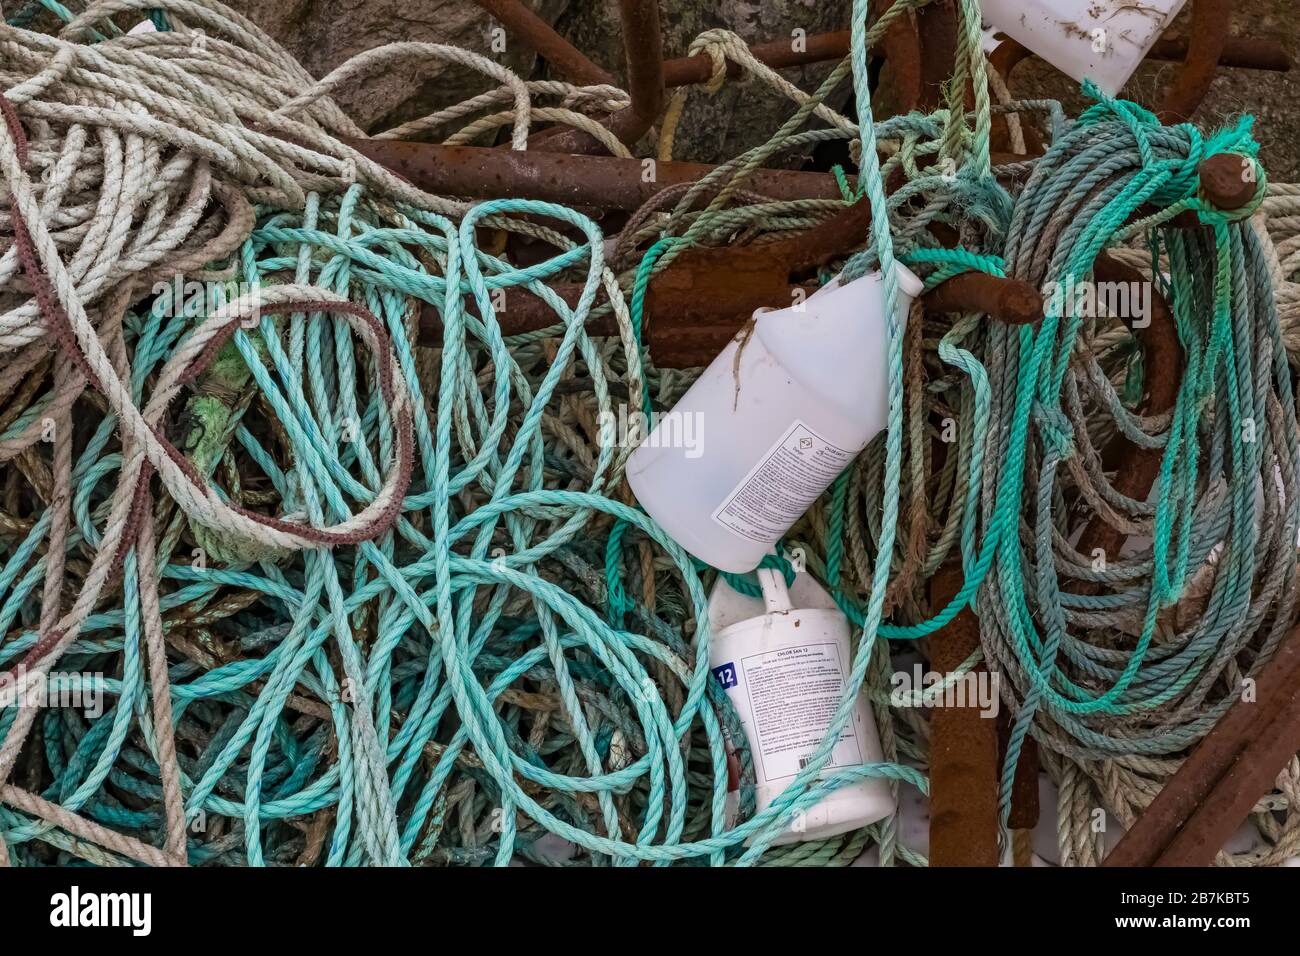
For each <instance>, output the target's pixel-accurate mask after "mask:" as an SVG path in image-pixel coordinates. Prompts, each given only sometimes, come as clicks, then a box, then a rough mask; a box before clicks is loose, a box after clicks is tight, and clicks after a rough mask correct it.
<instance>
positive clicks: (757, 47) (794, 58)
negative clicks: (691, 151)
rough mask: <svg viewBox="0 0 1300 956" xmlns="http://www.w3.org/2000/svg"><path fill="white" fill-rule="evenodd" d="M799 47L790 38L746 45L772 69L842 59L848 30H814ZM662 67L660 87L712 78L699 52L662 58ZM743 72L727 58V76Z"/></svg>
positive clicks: (710, 67) (846, 51) (708, 63)
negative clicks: (662, 81) (827, 31)
mask: <svg viewBox="0 0 1300 956" xmlns="http://www.w3.org/2000/svg"><path fill="white" fill-rule="evenodd" d="M801 46H802V49H795V46H794V43H793V41H792V39H791V40H774V41H772V42H771V43H756V44H754V45H753V46H751V47H750V48H749V52H750V53H751V54H752V55H753V56H754V58H755V59H756V60H758V61H759V62H760V63H762V64H764V65H766V66H770V67H771V68H772V69H774V70H784V69H789V68H791V67H796V66H807V65H808V64H811V63H825V62H827V61H830V60H842V59H844V57H846V56H848V55H849V31H848V30H837V31H834V32H832V33H814V34H812V35H811V36H808V37H806V38H805V39H804V42H803V44H802V45H801ZM663 70H664V86H667V87H677V86H691V85H692V84H696V83H707V82H709V80H710V79H712V78H713V61H712V60H710V59H709V58H708V57H707V56H705V55H704V54H703V53H697V54H695V55H694V56H683V57H678V58H676V59H673V60H666V61H665V62H664V67H663ZM743 72H744V71H743V70H742V69H741V67H740V65H739V64H737V63H733V62H731V61H730V60H728V61H727V76H729V77H731V78H733V79H735V78H737V77H739V76H741V75H742V73H743Z"/></svg>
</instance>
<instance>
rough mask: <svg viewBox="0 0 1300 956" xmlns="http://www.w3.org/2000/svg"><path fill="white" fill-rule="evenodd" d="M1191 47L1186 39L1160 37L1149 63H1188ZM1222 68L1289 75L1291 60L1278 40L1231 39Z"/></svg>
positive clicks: (1232, 37)
mask: <svg viewBox="0 0 1300 956" xmlns="http://www.w3.org/2000/svg"><path fill="white" fill-rule="evenodd" d="M1188 46H1189V43H1188V40H1187V37H1183V36H1175V37H1161V38H1160V39H1158V40H1156V42H1155V44H1154V45H1153V46H1152V47H1151V49H1150V51H1148V53H1147V59H1148V60H1172V61H1174V62H1181V61H1183V60H1185V59H1187V51H1188ZM1219 66H1228V67H1234V68H1236V69H1242V70H1268V71H1270V72H1273V73H1286V72H1288V71H1289V70H1290V69H1291V57H1290V55H1289V54H1288V53H1287V52H1286V47H1284V46H1283V45H1282V44H1281V43H1279V42H1277V41H1276V40H1267V39H1256V38H1255V37H1239V36H1230V37H1228V39H1227V42H1225V43H1224V44H1223V52H1221V53H1220V54H1219Z"/></svg>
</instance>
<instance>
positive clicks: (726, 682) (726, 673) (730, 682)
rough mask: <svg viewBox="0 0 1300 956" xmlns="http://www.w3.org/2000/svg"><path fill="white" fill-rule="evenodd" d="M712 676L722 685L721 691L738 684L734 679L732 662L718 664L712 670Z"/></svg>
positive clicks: (737, 680) (734, 666)
mask: <svg viewBox="0 0 1300 956" xmlns="http://www.w3.org/2000/svg"><path fill="white" fill-rule="evenodd" d="M713 676H714V677H716V678H717V679H718V680H719V681H720V682H721V683H722V688H723V690H727V689H729V688H732V687H735V686H736V685H737V684H739V683H740V681H739V679H738V678H737V677H736V665H735V663H734V662H732V661H727V663H725V664H719V665H718V666H717V667H715V668H713Z"/></svg>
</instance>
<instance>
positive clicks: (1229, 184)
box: [1196, 153, 1258, 209]
mask: <svg viewBox="0 0 1300 956" xmlns="http://www.w3.org/2000/svg"><path fill="white" fill-rule="evenodd" d="M1196 170H1197V172H1198V173H1199V174H1200V177H1201V193H1202V194H1203V195H1204V196H1205V198H1206V199H1207V200H1208V201H1209V202H1211V203H1213V204H1214V205H1215V206H1216V207H1218V208H1219V209H1240V208H1241V207H1242V206H1244V205H1246V204H1247V203H1248V202H1250V201H1251V199H1253V198H1254V196H1255V189H1256V186H1257V185H1258V184H1257V182H1256V175H1255V161H1254V160H1253V159H1251V158H1250V157H1249V156H1242V155H1241V154H1240V153H1215V154H1214V155H1213V156H1210V157H1208V158H1206V159H1203V160H1201V164H1200V165H1199V166H1197V167H1196Z"/></svg>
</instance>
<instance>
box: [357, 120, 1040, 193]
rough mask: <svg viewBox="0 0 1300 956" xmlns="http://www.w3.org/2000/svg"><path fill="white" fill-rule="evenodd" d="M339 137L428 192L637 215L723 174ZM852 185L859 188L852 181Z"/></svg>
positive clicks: (799, 188)
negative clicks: (650, 202) (671, 192)
mask: <svg viewBox="0 0 1300 956" xmlns="http://www.w3.org/2000/svg"><path fill="white" fill-rule="evenodd" d="M338 138H339V140H340V141H342V142H343V143H346V144H347V145H348V146H350V147H352V148H353V149H355V150H356V151H357V152H359V153H361V154H362V155H363V156H365V157H366V158H367V159H371V160H374V161H375V162H376V163H379V164H380V165H381V166H384V167H385V168H387V169H390V170H392V171H393V172H395V173H397V174H398V175H399V176H402V177H404V178H405V179H407V180H409V181H410V182H412V183H414V184H415V185H416V186H419V187H420V188H421V189H426V190H428V191H429V192H432V193H437V194H438V195H441V196H464V197H467V198H470V199H540V200H543V201H546V202H560V203H567V204H569V205H576V206H588V207H599V208H601V209H623V210H632V209H637V208H639V207H640V206H641V204H642V203H644V202H645V201H646V200H647V199H650V198H651V197H652V196H654V195H655V193H657V192H659V191H660V190H661V189H667V188H668V187H669V186H678V185H681V184H683V183H692V182H696V181H698V180H700V179H703V178H704V177H705V176H707V175H708V174H709V173H711V172H713V171H714V170H715V169H717V167H716V166H711V165H709V164H707V163H687V162H676V161H665V162H656V163H655V164H654V166H653V168H652V169H653V175H652V176H649V177H647V167H646V165H645V160H641V159H620V158H617V157H614V156H585V155H581V154H569V153H556V152H551V151H549V150H542V149H535V150H533V149H530V150H510V149H494V148H487V147H482V146H440V145H437V144H434V143H410V142H406V141H403V140H393V139H366V138H359V137H349V136H340V137H338ZM1033 158H1035V157H1032V156H1019V155H1016V154H1014V153H995V154H994V155H993V163H994V165H1000V164H1006V163H1019V162H1023V161H1025V160H1029V159H1033ZM849 184H850V188H852V185H853V181H852V179H850V180H849ZM745 188H746V189H747V190H749V191H750V192H755V193H759V194H761V195H764V196H768V197H770V198H772V199H774V200H790V199H839V198H841V193H840V188H839V185H838V184H837V183H836V181H835V177H834V176H832V175H830V174H829V173H813V172H803V171H801V170H789V169H758V170H755V171H754V172H753V173H751V174H750V175H749V176H747V177H746V179H745Z"/></svg>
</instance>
